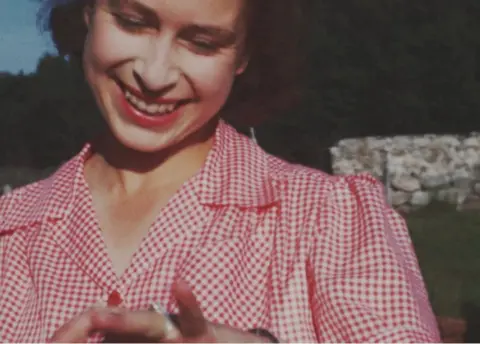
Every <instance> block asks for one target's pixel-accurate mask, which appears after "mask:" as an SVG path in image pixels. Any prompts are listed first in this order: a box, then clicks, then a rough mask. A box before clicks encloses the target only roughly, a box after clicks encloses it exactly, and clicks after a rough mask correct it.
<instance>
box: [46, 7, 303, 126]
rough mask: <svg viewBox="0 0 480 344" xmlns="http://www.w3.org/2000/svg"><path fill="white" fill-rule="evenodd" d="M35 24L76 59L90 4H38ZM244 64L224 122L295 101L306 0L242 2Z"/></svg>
mask: <svg viewBox="0 0 480 344" xmlns="http://www.w3.org/2000/svg"><path fill="white" fill-rule="evenodd" d="M42 1H43V2H44V3H43V6H42V8H41V10H40V12H39V17H38V19H39V24H40V26H41V28H42V30H46V31H49V32H50V34H51V37H52V40H53V42H54V44H55V46H56V48H57V50H58V52H59V53H60V54H61V55H67V56H69V57H71V58H73V59H79V58H81V56H82V54H83V46H84V42H85V36H86V34H87V28H86V26H85V24H84V21H83V9H84V7H85V6H86V5H89V4H92V3H93V2H94V1H95V0H42ZM245 1H246V5H247V7H246V20H247V22H246V24H247V26H246V27H247V35H246V49H247V51H248V53H249V56H250V60H249V65H248V67H247V69H246V70H245V72H244V73H243V74H242V75H240V76H239V77H237V79H236V81H235V84H234V86H233V89H232V93H231V94H230V96H229V99H228V100H227V103H226V105H225V108H224V109H225V111H224V113H225V114H228V116H227V119H229V120H231V121H232V122H234V123H236V124H239V125H255V124H259V123H260V122H261V121H263V120H264V119H266V118H267V117H269V116H271V115H273V114H275V113H276V112H279V111H280V112H282V111H284V110H285V109H287V108H288V107H290V106H292V105H293V104H294V103H295V102H296V101H298V100H299V96H300V94H301V90H300V85H301V84H302V83H301V81H302V79H303V78H302V74H303V73H302V68H301V67H302V66H304V65H305V60H306V59H305V50H304V49H303V48H304V44H302V43H304V40H303V38H304V35H305V31H304V30H305V28H306V26H305V25H304V24H305V21H306V18H305V16H304V12H303V8H302V7H303V6H302V4H303V2H304V1H305V0H245Z"/></svg>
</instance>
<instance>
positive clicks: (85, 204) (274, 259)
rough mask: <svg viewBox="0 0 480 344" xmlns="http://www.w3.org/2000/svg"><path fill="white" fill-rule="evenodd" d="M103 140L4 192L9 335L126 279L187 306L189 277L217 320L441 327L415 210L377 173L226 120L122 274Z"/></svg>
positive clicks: (371, 335)
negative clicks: (110, 234) (294, 157)
mask: <svg viewBox="0 0 480 344" xmlns="http://www.w3.org/2000/svg"><path fill="white" fill-rule="evenodd" d="M90 149H91V148H90V146H88V145H87V146H86V147H85V149H84V150H83V151H82V152H81V153H80V154H79V155H78V156H76V157H75V158H73V159H72V160H70V161H69V162H67V163H66V164H65V165H63V166H62V167H61V168H60V169H59V170H58V171H57V172H56V173H55V174H54V175H53V176H51V177H50V178H48V179H46V180H43V181H41V182H38V183H35V184H32V185H29V186H26V187H24V188H21V189H18V190H17V191H15V192H14V193H12V194H9V195H7V196H5V197H3V198H1V199H0V216H1V217H0V341H2V342H38V341H46V340H48V338H49V337H50V336H52V334H53V333H54V332H55V330H57V329H58V328H59V327H60V326H61V325H63V324H64V323H65V322H67V321H69V320H70V319H71V318H72V317H74V316H75V315H76V314H78V313H80V312H83V311H85V310H87V309H88V308H90V307H91V306H92V305H94V304H97V303H98V302H100V301H106V300H107V298H108V296H109V295H110V294H111V293H112V292H114V291H116V292H118V293H119V294H120V296H121V299H122V301H123V304H122V305H123V306H124V307H127V308H131V309H142V308H147V307H148V306H149V304H150V303H152V302H159V303H160V304H163V305H164V306H165V307H166V308H167V309H168V310H169V311H170V312H175V311H176V310H177V309H176V305H175V303H174V300H173V299H172V296H171V293H170V288H171V285H172V282H173V281H174V280H175V278H177V277H181V278H183V279H184V280H185V281H186V282H187V283H189V284H190V285H191V286H192V288H193V290H194V291H195V293H196V295H197V297H198V300H199V302H200V304H201V306H202V309H203V310H204V314H205V316H206V317H207V318H208V319H209V320H211V321H214V322H219V323H223V324H228V325H231V326H234V327H237V328H240V329H249V328H258V327H261V328H266V329H268V330H270V331H271V332H272V333H273V334H275V335H276V336H278V338H280V339H281V340H283V341H288V342H317V341H320V342H324V341H329V342H366V341H376V342H392V341H393V342H430V341H433V342H439V341H440V337H439V334H438V330H437V326H436V322H435V319H434V316H433V314H432V310H431V307H430V304H429V301H428V297H427V294H426V292H425V287H424V283H423V280H422V276H421V274H420V272H419V267H418V264H417V260H416V257H415V254H414V251H413V249H412V244H411V241H410V238H409V235H408V231H407V229H406V227H405V223H404V221H403V219H402V218H401V217H400V216H399V215H397V214H396V213H395V212H394V211H392V210H391V209H390V208H388V206H387V205H386V204H385V201H384V197H383V191H382V186H381V185H380V184H379V183H377V182H376V181H375V180H374V179H373V178H372V177H369V176H366V175H364V176H348V177H333V176H329V175H327V174H324V173H322V172H319V171H315V170H312V169H308V168H305V167H301V166H296V165H292V164H289V163H286V162H284V161H281V160H279V159H277V158H275V157H272V156H270V155H268V154H266V153H265V152H263V151H262V150H261V149H260V148H259V147H258V146H256V145H255V144H254V143H253V142H252V141H251V140H250V139H248V138H246V137H244V136H242V135H240V134H238V133H237V132H236V131H235V130H234V129H233V128H231V127H229V126H228V125H227V124H225V123H221V124H220V125H219V127H218V129H217V133H216V136H215V144H214V148H213V150H212V151H211V153H210V155H209V157H208V159H207V162H206V164H205V166H204V168H203V169H202V170H201V171H200V172H199V173H198V174H197V175H196V176H195V177H194V178H192V179H191V180H190V181H188V182H186V183H185V184H184V185H183V187H182V188H181V189H180V190H179V192H177V194H176V195H175V196H174V197H173V198H172V199H171V200H170V202H169V203H168V205H167V206H166V207H165V208H164V209H163V210H162V211H161V213H160V214H158V218H157V220H156V221H155V223H154V224H153V225H152V227H151V229H150V232H149V234H148V236H147V237H146V238H145V240H144V241H143V243H142V244H141V247H140V248H139V250H138V251H137V252H136V254H135V256H134V258H133V260H132V262H131V265H130V267H129V268H128V269H127V270H126V272H125V274H124V275H123V276H122V277H121V278H117V277H116V275H115V274H114V272H113V269H112V265H111V262H110V260H109V257H108V255H107V252H106V249H105V246H104V243H103V240H102V236H101V232H100V231H99V228H98V225H97V220H96V218H95V214H94V210H93V207H92V200H91V196H90V193H89V190H88V187H87V185H86V182H85V179H84V176H83V166H84V162H85V160H86V159H87V158H88V156H89V154H90Z"/></svg>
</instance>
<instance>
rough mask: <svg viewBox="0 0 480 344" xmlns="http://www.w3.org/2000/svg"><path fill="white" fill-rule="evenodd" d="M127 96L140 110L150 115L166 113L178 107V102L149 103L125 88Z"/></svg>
mask: <svg viewBox="0 0 480 344" xmlns="http://www.w3.org/2000/svg"><path fill="white" fill-rule="evenodd" d="M125 98H127V100H128V102H129V103H130V104H132V105H133V106H134V107H136V108H137V109H138V110H140V111H142V112H145V113H147V114H149V115H164V114H167V113H170V112H172V111H173V110H175V107H176V104H168V105H167V104H147V103H146V102H145V101H144V100H142V99H139V98H137V97H136V96H134V95H133V94H132V93H130V92H129V91H127V90H125Z"/></svg>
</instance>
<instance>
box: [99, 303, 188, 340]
mask: <svg viewBox="0 0 480 344" xmlns="http://www.w3.org/2000/svg"><path fill="white" fill-rule="evenodd" d="M92 325H93V326H94V327H95V328H96V329H98V330H100V331H102V332H108V333H115V334H125V335H140V336H142V337H146V338H149V339H156V340H176V339H178V338H179V337H180V332H179V331H178V330H177V329H176V328H175V326H173V325H171V321H170V319H169V318H168V317H167V316H166V315H164V314H162V313H157V312H152V311H146V310H142V311H128V310H119V311H118V313H117V314H115V315H114V316H111V315H107V316H103V315H100V316H95V317H94V318H93V319H92Z"/></svg>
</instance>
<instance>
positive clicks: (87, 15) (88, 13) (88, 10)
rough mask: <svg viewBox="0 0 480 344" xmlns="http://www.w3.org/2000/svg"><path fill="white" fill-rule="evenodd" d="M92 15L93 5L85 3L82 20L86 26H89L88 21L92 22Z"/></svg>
mask: <svg viewBox="0 0 480 344" xmlns="http://www.w3.org/2000/svg"><path fill="white" fill-rule="evenodd" d="M92 17H93V6H92V5H86V6H85V7H84V8H83V22H84V23H85V25H86V26H87V27H90V23H91V22H92Z"/></svg>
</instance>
